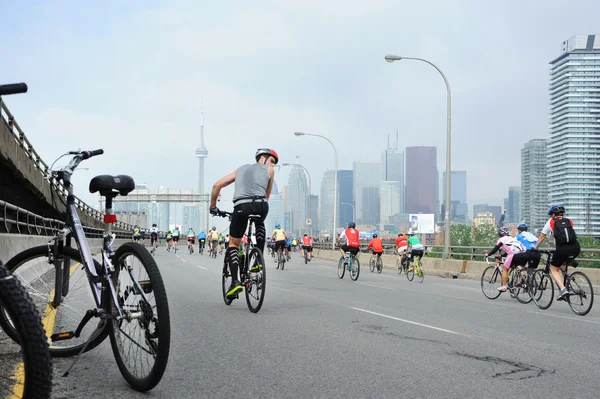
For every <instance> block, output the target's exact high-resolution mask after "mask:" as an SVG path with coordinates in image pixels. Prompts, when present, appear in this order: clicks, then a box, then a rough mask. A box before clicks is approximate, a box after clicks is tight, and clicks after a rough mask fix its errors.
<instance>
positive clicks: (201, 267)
mask: <svg viewBox="0 0 600 399" xmlns="http://www.w3.org/2000/svg"><path fill="white" fill-rule="evenodd" d="M196 266H198V267H199V268H200V269H204V270H208V269H207V268H206V267H204V266H200V265H196Z"/></svg>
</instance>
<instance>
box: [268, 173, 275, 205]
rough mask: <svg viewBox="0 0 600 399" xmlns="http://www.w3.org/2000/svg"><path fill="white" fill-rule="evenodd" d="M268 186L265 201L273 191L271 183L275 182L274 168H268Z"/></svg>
mask: <svg viewBox="0 0 600 399" xmlns="http://www.w3.org/2000/svg"><path fill="white" fill-rule="evenodd" d="M268 172H269V184H268V185H267V200H268V199H269V197H270V196H271V190H272V189H273V181H274V180H275V168H273V167H272V166H269V168H268Z"/></svg>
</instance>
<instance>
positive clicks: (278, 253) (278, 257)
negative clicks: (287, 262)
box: [276, 251, 282, 270]
mask: <svg viewBox="0 0 600 399" xmlns="http://www.w3.org/2000/svg"><path fill="white" fill-rule="evenodd" d="M281 256H282V255H281V252H279V251H277V267H276V269H277V270H279V267H280V266H281Z"/></svg>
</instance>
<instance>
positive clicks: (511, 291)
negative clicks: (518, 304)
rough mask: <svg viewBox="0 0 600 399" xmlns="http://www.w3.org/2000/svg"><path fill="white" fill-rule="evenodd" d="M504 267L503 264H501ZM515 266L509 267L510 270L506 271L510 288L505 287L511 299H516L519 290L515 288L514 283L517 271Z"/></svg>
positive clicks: (515, 282)
mask: <svg viewBox="0 0 600 399" xmlns="http://www.w3.org/2000/svg"><path fill="white" fill-rule="evenodd" d="M502 267H504V266H502ZM516 270H517V269H516V268H514V267H511V268H510V270H509V271H508V282H509V286H510V288H509V289H507V290H506V291H507V292H508V294H509V295H510V297H511V298H513V299H517V295H518V292H519V290H518V289H515V288H514V287H515V285H516V284H517V277H518V276H517V272H516Z"/></svg>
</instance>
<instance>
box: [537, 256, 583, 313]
mask: <svg viewBox="0 0 600 399" xmlns="http://www.w3.org/2000/svg"><path fill="white" fill-rule="evenodd" d="M539 252H540V253H541V254H543V255H546V267H545V268H544V269H539V270H536V272H535V273H534V275H533V283H532V298H533V301H534V302H535V304H536V305H537V307H538V308H540V309H543V310H545V309H548V308H549V307H550V305H551V304H552V300H553V299H554V280H553V279H552V276H551V275H550V260H551V259H552V255H553V254H554V252H555V251H544V250H540V251H539ZM569 266H572V267H577V261H576V260H575V258H574V257H571V258H570V259H569V260H568V261H567V263H566V265H565V267H564V269H562V270H563V278H564V280H563V284H564V286H565V288H567V292H568V293H567V295H566V297H565V299H564V300H565V301H566V302H567V303H568V304H569V307H570V308H571V310H572V311H573V312H574V313H575V314H578V315H580V316H585V315H586V314H588V313H589V312H590V310H591V309H592V306H593V304H594V289H593V287H592V283H591V281H590V279H589V278H588V276H587V275H586V274H585V273H583V272H580V271H576V272H573V273H569V270H568V269H569Z"/></svg>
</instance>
